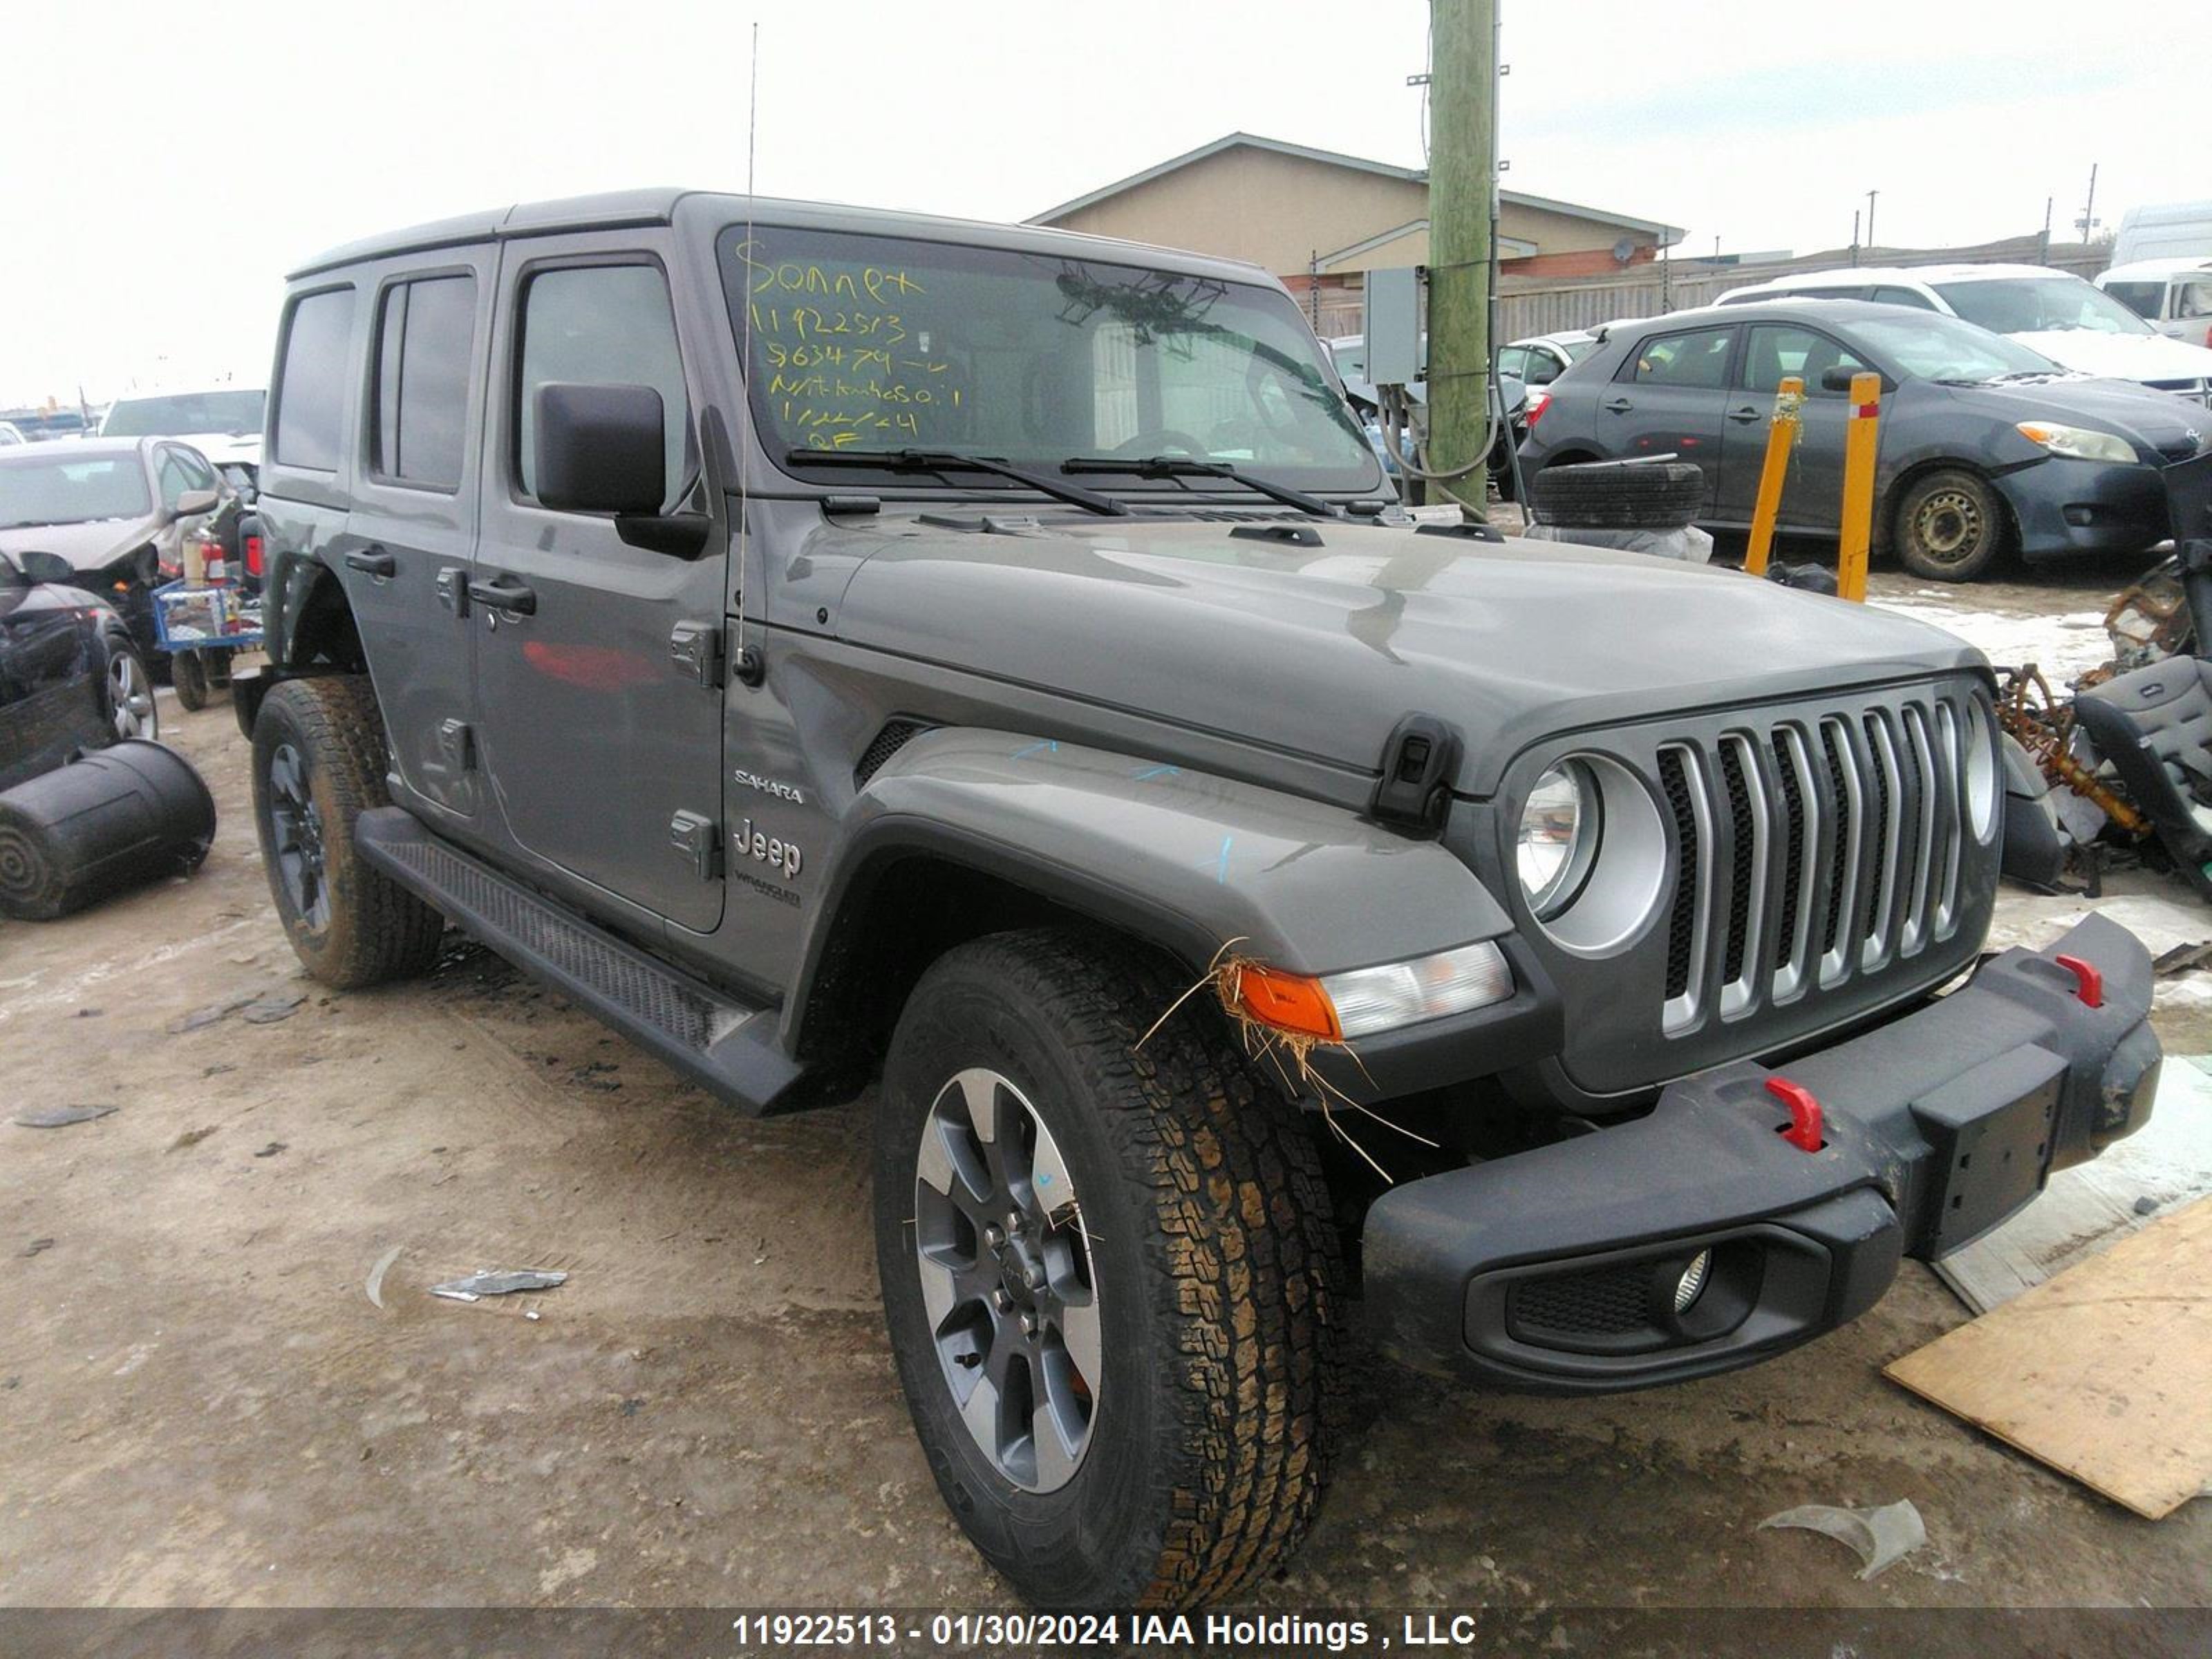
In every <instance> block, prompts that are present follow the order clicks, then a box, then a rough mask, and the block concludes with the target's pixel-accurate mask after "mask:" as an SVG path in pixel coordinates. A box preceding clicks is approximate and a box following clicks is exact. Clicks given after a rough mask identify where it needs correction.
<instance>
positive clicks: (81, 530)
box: [0, 438, 237, 661]
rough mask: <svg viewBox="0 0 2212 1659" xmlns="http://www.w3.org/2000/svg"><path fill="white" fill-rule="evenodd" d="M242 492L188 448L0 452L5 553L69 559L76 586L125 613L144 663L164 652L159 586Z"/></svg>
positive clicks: (85, 445)
mask: <svg viewBox="0 0 2212 1659" xmlns="http://www.w3.org/2000/svg"><path fill="white" fill-rule="evenodd" d="M236 511H237V498H236V497H235V495H233V494H232V493H231V492H229V491H228V490H227V489H225V488H224V486H223V484H222V480H221V479H220V478H219V477H217V476H216V471H215V469H214V467H213V466H211V465H209V463H208V461H207V459H206V458H205V457H204V456H203V455H201V454H200V453H199V452H198V451H197V450H195V449H193V448H191V447H190V446H188V445H185V444H181V443H178V442H175V441H173V440H169V439H161V438H87V439H84V440H82V441H78V442H75V443H70V444H30V445H26V446H24V447H22V448H21V449H11V450H9V451H8V452H7V453H4V454H0V553H11V554H12V553H19V552H32V551H36V552H41V553H47V554H51V555H53V556H57V557H58V558H60V559H62V560H64V561H65V562H67V563H68V565H69V567H70V569H71V570H72V571H73V572H74V573H75V574H76V582H77V585H78V586H81V587H83V588H85V589H86V590H88V591H89V592H94V593H97V594H98V595H99V596H100V598H101V599H103V600H105V601H106V603H107V604H109V605H112V606H113V607H114V608H115V609H116V610H117V611H119V612H121V613H122V616H123V617H124V619H125V622H126V623H128V624H129V625H130V629H131V637H132V638H133V639H134V640H135V641H137V645H138V648H139V650H140V652H141V653H143V656H144V657H145V658H146V659H148V660H149V661H150V660H152V659H155V657H156V656H157V655H164V654H166V653H161V646H160V641H159V639H158V638H157V636H156V635H155V627H154V599H153V594H154V590H155V588H156V587H159V586H161V585H162V584H163V583H165V582H170V581H174V580H177V578H178V577H179V575H180V574H183V569H184V546H185V541H186V539H187V538H191V537H193V536H195V535H197V534H199V533H200V532H202V531H203V530H204V529H209V528H211V527H213V526H216V523H217V520H218V515H219V514H221V513H226V512H228V513H235V512H236Z"/></svg>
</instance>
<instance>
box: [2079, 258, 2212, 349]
mask: <svg viewBox="0 0 2212 1659" xmlns="http://www.w3.org/2000/svg"><path fill="white" fill-rule="evenodd" d="M2097 286H2098V287H2099V288H2101V289H2104V290H2105V292H2106V293H2107V294H2109V295H2112V297H2113V298H2114V299H2115V300H2118V301H2119V302H2120V303H2121V304H2122V305H2124V306H2125V307H2127V308H2128V309H2129V310H2130V311H2132V312H2134V313H2136V316H2138V317H2140V318H2142V319H2143V320H2144V321H2145V322H2147V323H2148V324H2149V325H2151V326H2152V327H2153V328H2154V329H2156V330H2157V331H2159V332H2160V333H2161V334H2163V335H2166V336H2167V337H2170V338H2172V339H2176V340H2185V341H2187V342H2188V343H2190V344H2191V345H2201V346H2212V258H2206V257H2200V258H2191V259H2137V260H2136V261H2134V262H2133V263H2132V264H2124V265H2114V266H2113V267H2112V269H2111V270H2107V271H2106V272H2104V273H2103V274H2102V275H2101V276H2099V277H2098V278H2097Z"/></svg>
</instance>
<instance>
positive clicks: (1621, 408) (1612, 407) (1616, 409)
mask: <svg viewBox="0 0 2212 1659" xmlns="http://www.w3.org/2000/svg"><path fill="white" fill-rule="evenodd" d="M1598 407H1599V408H1600V409H1601V410H1605V412H1606V413H1607V414H1608V415H1626V414H1627V413H1628V411H1629V410H1632V409H1633V408H1635V407H1636V405H1635V404H1632V403H1631V402H1629V401H1628V399H1627V398H1607V399H1606V400H1605V401H1604V402H1603V403H1601V404H1599V405H1598Z"/></svg>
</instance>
